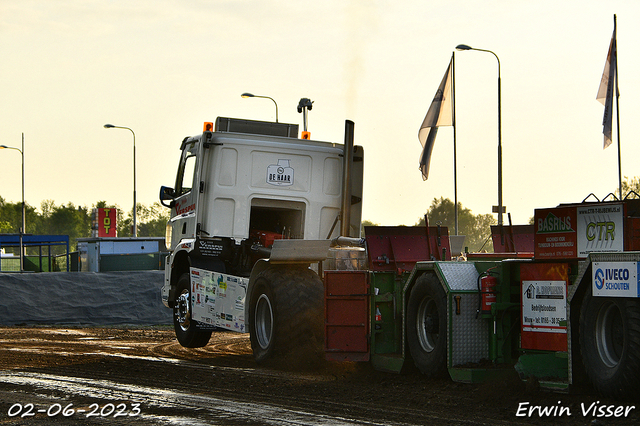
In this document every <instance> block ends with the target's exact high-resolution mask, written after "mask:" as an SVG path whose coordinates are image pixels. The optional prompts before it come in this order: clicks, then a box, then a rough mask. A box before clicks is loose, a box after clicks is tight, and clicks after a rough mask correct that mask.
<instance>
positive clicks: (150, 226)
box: [136, 201, 171, 237]
mask: <svg viewBox="0 0 640 426" xmlns="http://www.w3.org/2000/svg"><path fill="white" fill-rule="evenodd" d="M137 213H138V216H137V217H136V220H137V221H138V236H139V237H164V236H165V233H166V228H167V222H168V221H169V219H170V218H171V217H170V216H171V210H169V209H167V208H166V207H163V206H162V205H161V204H160V203H159V202H157V201H156V202H155V203H153V204H152V205H151V206H145V205H142V204H138V210H137Z"/></svg>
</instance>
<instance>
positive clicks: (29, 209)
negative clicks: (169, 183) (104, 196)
mask: <svg viewBox="0 0 640 426" xmlns="http://www.w3.org/2000/svg"><path fill="white" fill-rule="evenodd" d="M102 207H107V208H114V209H117V211H118V227H117V229H118V236H119V237H130V236H131V235H132V225H133V209H131V211H128V212H125V211H124V210H123V209H121V208H120V207H119V206H118V205H113V204H108V203H107V202H106V201H98V202H97V203H95V204H94V205H93V206H92V207H86V206H76V205H74V204H73V203H71V202H69V203H67V204H60V205H56V203H55V202H54V201H53V200H44V201H43V202H42V203H41V204H40V209H39V210H37V209H36V208H35V207H33V206H30V205H28V204H26V203H25V222H26V229H25V231H24V232H25V234H33V235H68V236H69V249H70V250H72V251H74V250H76V249H77V239H78V238H88V237H91V221H92V210H93V209H94V208H102ZM136 207H137V208H136V224H137V228H138V237H164V235H165V227H166V224H167V221H168V220H169V215H170V211H169V209H167V208H166V207H163V206H162V205H161V204H160V203H158V202H155V203H153V204H152V205H150V206H148V205H144V204H141V203H138V205H137V206H136ZM21 227H22V203H21V202H18V203H10V202H7V201H6V200H5V199H4V198H2V197H1V196H0V234H17V233H18V232H20V228H21ZM7 251H8V250H7Z"/></svg>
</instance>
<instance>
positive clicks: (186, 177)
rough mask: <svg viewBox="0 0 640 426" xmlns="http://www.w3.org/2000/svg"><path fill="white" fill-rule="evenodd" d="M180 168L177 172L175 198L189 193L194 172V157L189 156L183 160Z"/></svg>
mask: <svg viewBox="0 0 640 426" xmlns="http://www.w3.org/2000/svg"><path fill="white" fill-rule="evenodd" d="M181 166H182V167H181V168H180V170H179V171H178V182H177V185H176V196H177V197H179V196H181V195H184V194H186V193H187V192H189V191H191V185H193V176H194V174H195V171H196V156H195V155H189V156H188V157H186V158H185V159H184V163H183V164H181Z"/></svg>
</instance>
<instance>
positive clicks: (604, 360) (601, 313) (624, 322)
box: [580, 287, 640, 398]
mask: <svg viewBox="0 0 640 426" xmlns="http://www.w3.org/2000/svg"><path fill="white" fill-rule="evenodd" d="M580 350H581V353H582V360H583V363H584V366H585V369H586V372H587V376H588V377H589V379H590V380H591V383H592V384H593V386H594V388H595V389H596V390H597V391H598V392H601V393H602V394H605V395H610V396H615V397H621V398H625V397H629V396H630V395H637V392H638V389H639V387H638V386H639V385H638V383H640V300H638V299H631V298H615V297H594V296H593V295H592V289H591V287H589V288H588V289H587V293H586V295H585V298H584V300H583V302H582V309H581V311H580Z"/></svg>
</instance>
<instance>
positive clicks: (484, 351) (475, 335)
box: [447, 292, 489, 367]
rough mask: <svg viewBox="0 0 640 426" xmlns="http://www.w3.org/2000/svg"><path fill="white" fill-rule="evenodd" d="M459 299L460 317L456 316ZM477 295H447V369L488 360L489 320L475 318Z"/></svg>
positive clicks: (452, 293)
mask: <svg viewBox="0 0 640 426" xmlns="http://www.w3.org/2000/svg"><path fill="white" fill-rule="evenodd" d="M456 297H460V315H458V314H456V300H455V298H456ZM478 297H479V295H478V293H477V292H476V293H454V292H451V293H449V297H448V300H449V306H448V307H447V308H448V309H447V310H448V312H447V314H448V318H449V324H448V331H449V339H450V340H449V342H450V344H449V347H448V348H447V349H448V351H449V352H448V354H447V355H448V357H447V359H448V360H449V367H454V366H456V365H462V364H466V363H469V362H478V361H480V360H481V359H488V358H489V333H488V330H489V320H488V319H483V318H476V311H477V309H478Z"/></svg>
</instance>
